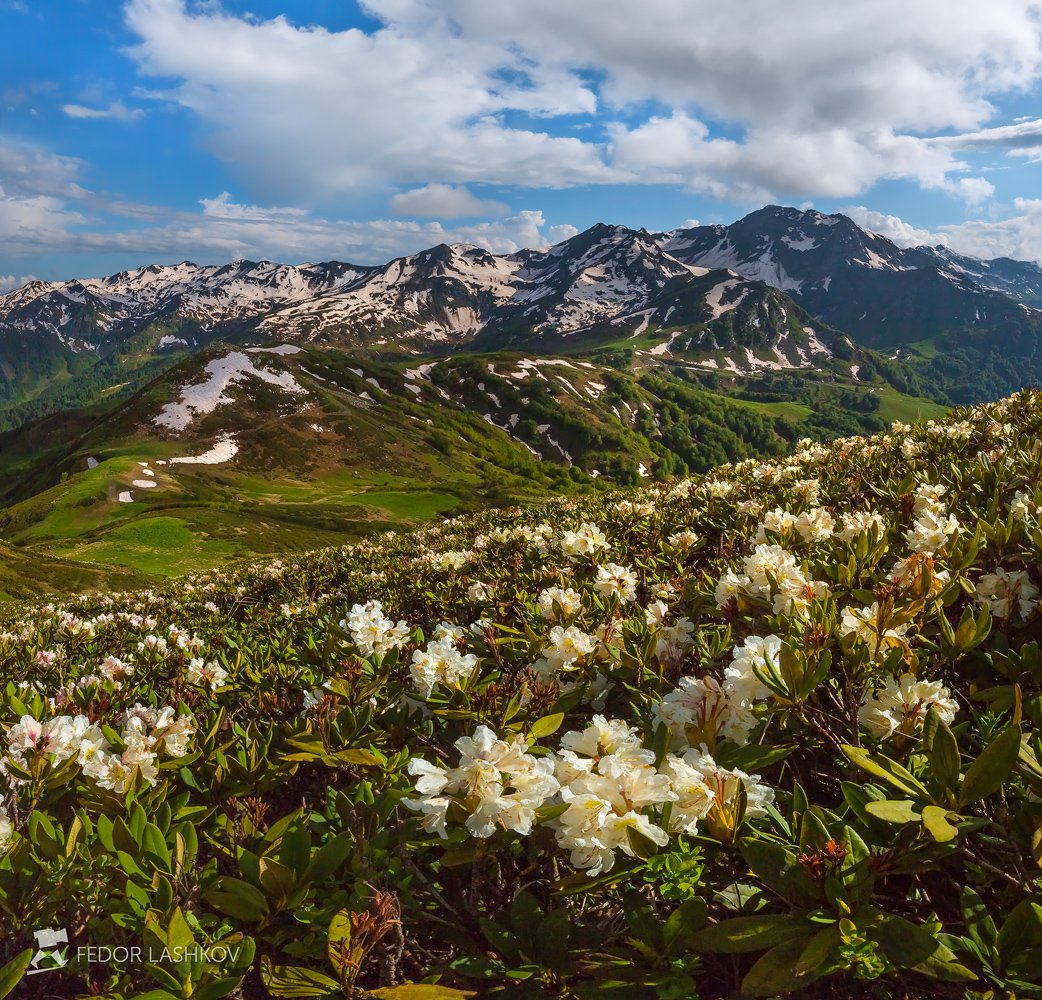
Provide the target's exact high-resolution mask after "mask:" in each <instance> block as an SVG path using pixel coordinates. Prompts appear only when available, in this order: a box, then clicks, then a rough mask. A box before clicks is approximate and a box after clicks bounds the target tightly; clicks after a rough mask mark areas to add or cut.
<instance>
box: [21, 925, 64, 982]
mask: <svg viewBox="0 0 1042 1000" xmlns="http://www.w3.org/2000/svg"><path fill="white" fill-rule="evenodd" d="M33 937H34V938H36V954H35V955H33V958H32V961H31V962H30V963H29V968H28V969H27V970H26V973H25V974H26V975H27V976H35V975H36V974H37V973H39V972H54V971H55V970H57V969H60V968H62V967H63V966H65V965H67V964H68V962H69V960H68V959H67V958H66V957H65V954H64V952H63V951H60V950H59V949H58V948H56V947H55V945H59V944H68V943H69V932H68V931H67V930H65V928H64V927H63V928H62V929H61V930H57V931H55V930H51V929H50V928H47V929H46V930H42V931H33ZM45 949H48V950H45ZM41 963H42V967H41Z"/></svg>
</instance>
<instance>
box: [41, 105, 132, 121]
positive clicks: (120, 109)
mask: <svg viewBox="0 0 1042 1000" xmlns="http://www.w3.org/2000/svg"><path fill="white" fill-rule="evenodd" d="M62 111H63V112H64V113H65V114H66V115H68V116H69V117H70V118H111V119H112V120H113V121H117V122H134V121H137V120H138V119H139V118H144V117H145V111H144V109H143V108H128V107H127V106H126V105H125V104H124V103H123V102H122V101H113V102H112V103H111V104H109V105H108V106H107V107H104V108H89V107H87V106H86V105H83V104H63V105H62Z"/></svg>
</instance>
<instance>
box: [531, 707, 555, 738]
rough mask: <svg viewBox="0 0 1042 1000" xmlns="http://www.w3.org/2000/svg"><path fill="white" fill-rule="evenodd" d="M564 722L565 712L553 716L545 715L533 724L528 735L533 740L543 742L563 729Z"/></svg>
mask: <svg viewBox="0 0 1042 1000" xmlns="http://www.w3.org/2000/svg"><path fill="white" fill-rule="evenodd" d="M562 722H564V712H554V714H553V715H544V716H543V717H542V718H541V719H537V720H536V721H535V722H533V723H532V728H531V729H530V730H529V731H528V735H529V737H530V738H531V739H533V740H541V739H542V738H543V737H544V736H550V735H552V734H553V733H556V732H557V730H558V729H560V728H561V723H562Z"/></svg>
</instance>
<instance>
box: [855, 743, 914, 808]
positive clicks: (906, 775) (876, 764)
mask: <svg viewBox="0 0 1042 1000" xmlns="http://www.w3.org/2000/svg"><path fill="white" fill-rule="evenodd" d="M840 749H841V750H842V751H843V753H844V755H845V756H846V757H847V759H848V760H849V761H850V762H851V763H852V764H856V765H857V766H858V767H860V768H861V770H863V771H867V772H868V773H869V774H871V775H873V776H874V777H876V778H882V779H883V780H884V781H886V782H888V783H889V784H891V785H893V786H894V788H896V789H898V790H899V791H902V792H904V793H905V795H908V796H910V797H911V798H913V799H929V798H930V793H929V791H928V789H927V788H926V786H925V785H924V784H923V783H922V782H921V781H920V780H919V779H918V778H917V777H915V775H914V774H912V773H911V772H909V771H906V770H905V769H904V768H903V767H902V766H901V765H900V764H898V763H897V762H896V761H893V760H890V758H889V757H884V756H882V754H876V755H875V756H873V755H872V754H870V753H869V752H868V751H867V750H863V749H862V748H861V747H853V746H842V747H840Z"/></svg>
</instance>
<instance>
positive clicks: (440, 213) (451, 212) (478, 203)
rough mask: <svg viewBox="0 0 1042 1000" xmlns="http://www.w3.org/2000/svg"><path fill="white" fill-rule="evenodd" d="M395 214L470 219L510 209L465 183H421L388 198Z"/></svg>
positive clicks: (502, 213) (503, 213)
mask: <svg viewBox="0 0 1042 1000" xmlns="http://www.w3.org/2000/svg"><path fill="white" fill-rule="evenodd" d="M391 211H392V212H394V213H395V214H396V215H411V216H414V217H415V216H419V217H421V218H427V219H473V218H478V217H481V216H501V215H506V214H507V213H508V212H509V211H510V209H509V208H508V207H507V206H506V205H504V204H503V203H502V202H501V201H484V200H482V199H481V198H478V197H475V195H473V194H471V192H470V191H468V190H467V189H466V188H465V187H457V186H454V185H452V184H425V185H424V186H423V187H419V188H413V189H412V190H411V191H403V192H401V193H399V194H396V195H395V196H394V197H393V198H391Z"/></svg>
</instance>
